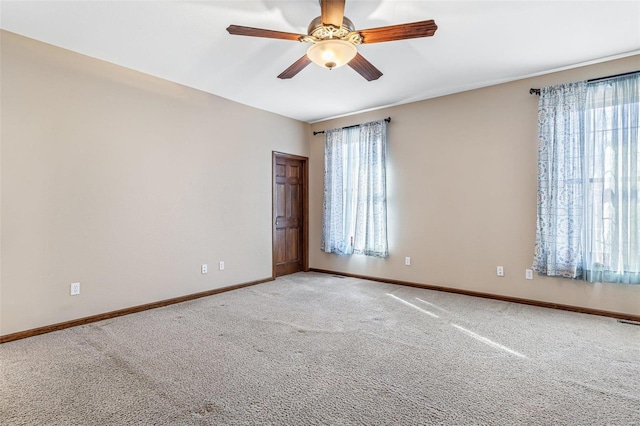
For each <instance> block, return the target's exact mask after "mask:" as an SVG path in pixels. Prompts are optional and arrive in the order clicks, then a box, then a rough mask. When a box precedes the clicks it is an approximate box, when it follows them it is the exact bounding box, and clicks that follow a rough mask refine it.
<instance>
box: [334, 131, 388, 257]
mask: <svg viewBox="0 0 640 426" xmlns="http://www.w3.org/2000/svg"><path fill="white" fill-rule="evenodd" d="M386 144H387V123H386V121H385V120H379V121H374V122H371V123H366V124H361V125H358V126H354V127H349V128H344V129H333V130H328V131H327V132H326V133H325V158H324V201H323V215H322V250H323V251H325V252H327V253H336V254H341V255H350V254H364V255H368V256H376V257H387V256H388V255H389V250H388V245H387V193H386V164H385V162H386V149H387V148H386Z"/></svg>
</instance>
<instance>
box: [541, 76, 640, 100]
mask: <svg viewBox="0 0 640 426" xmlns="http://www.w3.org/2000/svg"><path fill="white" fill-rule="evenodd" d="M638 73H640V70H638V71H631V72H623V73H622V74H615V75H608V76H606V77H598V78H592V79H591V80H587V83H595V82H596V81H603V80H609V79H610V78H618V77H624V76H626V75H633V74H638ZM529 94H530V95H538V96H540V89H534V88H531V89H529Z"/></svg>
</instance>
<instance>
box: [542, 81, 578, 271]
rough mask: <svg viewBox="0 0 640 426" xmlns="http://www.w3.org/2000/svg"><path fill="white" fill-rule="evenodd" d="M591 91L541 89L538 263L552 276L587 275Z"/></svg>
mask: <svg viewBox="0 0 640 426" xmlns="http://www.w3.org/2000/svg"><path fill="white" fill-rule="evenodd" d="M586 91H587V83H586V82H578V83H570V84H561V85H558V86H552V87H543V88H542V89H540V102H539V104H538V134H539V147H538V217H537V226H536V244H535V255H534V260H533V266H532V268H533V270H534V271H537V272H540V273H542V274H545V275H549V276H561V277H567V278H578V277H580V276H582V250H581V247H580V237H581V235H580V233H581V230H582V221H583V200H584V193H583V191H584V190H583V183H582V182H583V170H582V162H583V145H584V141H583V116H584V103H585V99H586Z"/></svg>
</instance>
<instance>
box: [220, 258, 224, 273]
mask: <svg viewBox="0 0 640 426" xmlns="http://www.w3.org/2000/svg"><path fill="white" fill-rule="evenodd" d="M220 270H221V271H224V260H221V261H220Z"/></svg>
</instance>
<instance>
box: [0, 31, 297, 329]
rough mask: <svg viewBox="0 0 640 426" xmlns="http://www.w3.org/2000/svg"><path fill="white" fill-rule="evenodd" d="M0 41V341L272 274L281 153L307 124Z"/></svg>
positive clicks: (17, 40)
mask: <svg viewBox="0 0 640 426" xmlns="http://www.w3.org/2000/svg"><path fill="white" fill-rule="evenodd" d="M1 37H2V40H1V42H2V45H1V47H2V51H1V52H2V53H1V54H2V56H1V73H2V74H1V79H2V80H1V90H2V92H1V93H2V98H1V101H2V102H1V105H2V111H1V114H2V115H1V125H2V129H1V163H0V167H1V169H0V170H1V173H0V179H1V185H2V191H1V197H2V208H1V210H0V215H1V216H0V217H1V219H2V222H1V229H2V240H1V248H2V249H1V251H0V255H1V262H2V263H1V267H2V270H1V274H0V275H1V281H0V334H2V335H4V334H10V333H13V332H17V331H22V330H27V329H31V328H35V327H39V326H44V325H50V324H53V323H57V322H61V321H66V320H70V319H76V318H82V317H85V316H89V315H93V314H99V313H103V312H108V311H112V310H116V309H121V308H126V307H130V306H135V305H139V304H144V303H149V302H153V301H157V300H163V299H167V298H171V297H176V296H181V295H186V294H191V293H196V292H200V291H205V290H209V289H214V288H218V287H223V286H227V285H232V284H238V283H242V282H247V281H252V280H258V279H263V278H268V277H270V276H271V184H270V181H271V152H272V151H273V150H277V151H283V152H288V153H292V154H298V155H303V156H308V155H309V152H308V139H307V137H308V133H309V125H308V124H304V123H300V122H298V121H295V120H292V119H288V118H284V117H282V116H278V115H275V114H271V113H267V112H264V111H260V110H257V109H253V108H250V107H247V106H243V105H240V104H237V103H234V102H231V101H228V100H225V99H222V98H219V97H216V96H212V95H209V94H206V93H203V92H200V91H197V90H193V89H190V88H186V87H183V86H180V85H177V84H173V83H170V82H167V81H164V80H161V79H157V78H154V77H150V76H148V75H144V74H141V73H138V72H134V71H131V70H128V69H124V68H121V67H118V66H115V65H112V64H108V63H105V62H102V61H98V60H95V59H91V58H88V57H85V56H82V55H78V54H75V53H72V52H69V51H66V50H63V49H59V48H56V47H52V46H49V45H46V44H42V43H39V42H36V41H33V40H29V39H26V38H23V37H20V36H17V35H14V34H11V33H7V32H2V33H1ZM220 260H224V261H225V262H226V269H225V270H224V271H222V272H220V271H218V268H217V265H218V261H220ZM202 263H207V264H208V265H209V273H208V274H206V275H203V274H201V273H200V265H201V264H202ZM72 282H80V283H81V294H80V295H79V296H73V297H72V296H70V295H69V286H70V283H72Z"/></svg>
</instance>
